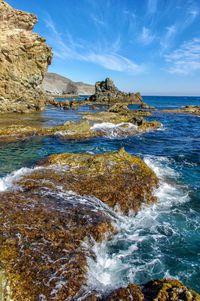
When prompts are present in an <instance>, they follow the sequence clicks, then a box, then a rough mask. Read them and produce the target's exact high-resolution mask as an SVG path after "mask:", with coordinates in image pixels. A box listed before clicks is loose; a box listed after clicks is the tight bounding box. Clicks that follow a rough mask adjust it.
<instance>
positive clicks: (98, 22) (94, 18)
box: [91, 15, 105, 26]
mask: <svg viewBox="0 0 200 301" xmlns="http://www.w3.org/2000/svg"><path fill="white" fill-rule="evenodd" d="M91 19H92V20H93V22H94V24H95V25H103V26H104V25H105V21H104V20H102V19H100V18H97V17H96V16H95V15H91Z"/></svg>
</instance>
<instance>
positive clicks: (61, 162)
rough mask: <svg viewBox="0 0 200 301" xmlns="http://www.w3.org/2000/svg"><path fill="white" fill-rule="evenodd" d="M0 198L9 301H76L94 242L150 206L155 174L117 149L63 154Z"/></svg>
mask: <svg viewBox="0 0 200 301" xmlns="http://www.w3.org/2000/svg"><path fill="white" fill-rule="evenodd" d="M13 184H14V185H17V186H14V187H15V188H14V191H7V192H2V193H1V203H0V230H1V233H3V235H1V236H0V246H1V247H0V248H1V252H0V261H1V267H2V268H3V269H4V270H6V275H7V277H8V279H9V286H10V290H11V292H12V293H11V297H12V298H13V299H14V300H40V299H41V298H42V297H43V298H44V297H45V298H46V300H54V299H56V300H66V299H67V298H70V297H72V299H69V300H76V294H77V293H78V292H79V290H80V288H81V287H83V285H86V282H87V277H86V275H87V260H86V256H94V254H92V253H91V248H90V246H91V244H92V243H93V240H95V241H101V240H102V239H103V238H105V236H107V235H109V234H111V233H115V232H116V230H115V228H114V226H113V223H114V222H115V220H116V214H115V212H114V211H113V210H111V209H110V207H112V208H114V207H116V206H117V208H120V209H121V211H122V212H124V213H128V212H129V210H131V209H133V210H134V211H135V212H137V211H138V210H139V208H140V207H141V205H142V204H144V203H145V204H149V203H152V202H154V201H156V199H155V197H154V196H153V195H152V191H153V188H154V187H157V185H158V180H157V178H156V176H155V174H154V172H153V171H152V170H151V169H150V168H148V166H147V165H146V164H145V163H144V162H143V161H142V160H141V159H140V158H137V157H135V156H130V155H128V154H127V153H126V152H125V151H124V150H123V149H121V150H120V151H117V152H113V153H105V154H96V155H92V154H87V153H86V154H62V155H52V156H50V157H48V158H47V160H46V162H45V163H43V166H39V167H37V168H35V169H34V170H29V171H27V174H25V175H24V176H21V179H18V180H17V181H15V182H14V183H13Z"/></svg>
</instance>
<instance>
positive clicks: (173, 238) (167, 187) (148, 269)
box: [88, 156, 200, 294]
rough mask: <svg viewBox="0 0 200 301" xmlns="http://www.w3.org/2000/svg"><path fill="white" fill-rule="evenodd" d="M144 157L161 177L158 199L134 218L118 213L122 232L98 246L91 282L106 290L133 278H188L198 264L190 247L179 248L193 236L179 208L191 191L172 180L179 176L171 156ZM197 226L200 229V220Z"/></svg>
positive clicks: (90, 271)
mask: <svg viewBox="0 0 200 301" xmlns="http://www.w3.org/2000/svg"><path fill="white" fill-rule="evenodd" d="M144 160H145V162H146V164H148V165H149V167H151V168H152V169H153V170H154V172H155V173H156V174H157V176H158V178H159V180H160V186H159V188H158V189H157V190H156V191H155V195H156V196H157V198H158V203H155V204H154V205H152V206H149V207H145V208H143V209H142V210H141V211H140V212H139V213H138V214H137V216H136V217H135V218H134V217H122V216H120V220H119V221H118V227H119V228H120V232H119V233H118V234H117V235H116V236H115V237H113V239H112V240H111V241H109V242H106V241H104V242H103V243H101V244H97V243H96V244H95V245H94V247H93V251H94V253H95V254H96V259H95V260H94V259H92V258H88V264H89V269H88V286H89V288H90V289H97V290H100V291H101V292H102V294H105V292H106V293H108V292H109V290H111V289H114V288H117V287H119V286H122V285H123V286H126V285H128V283H130V282H132V283H136V284H141V283H145V282H147V281H149V280H150V279H156V278H166V277H171V278H176V279H177V278H178V279H180V280H182V281H186V280H187V277H190V275H191V274H192V273H193V274H194V268H197V267H198V262H196V261H195V260H196V259H194V260H193V261H192V262H191V261H190V259H191V257H190V255H188V258H187V257H186V256H184V254H185V253H186V254H187V252H189V251H188V250H184V251H183V250H181V248H182V245H183V246H184V247H185V248H186V249H187V247H188V246H187V245H188V244H189V240H190V238H189V237H184V236H183V231H184V230H183V229H184V228H186V227H187V225H188V224H191V223H194V220H192V221H191V220H190V216H187V214H186V213H184V211H181V209H180V208H179V206H183V205H184V204H187V202H188V201H189V197H188V193H187V189H185V187H183V186H180V185H179V184H176V183H175V182H174V181H177V180H178V178H179V174H178V173H176V172H175V171H174V170H173V169H172V168H170V167H169V166H168V165H169V160H168V159H167V158H164V157H160V158H158V157H157V158H156V157H154V156H148V157H146V158H145V159H144ZM172 179H173V182H172ZM195 227H196V228H195V229H197V228H198V231H200V228H199V224H198V222H197V221H196V225H195ZM195 231H196V230H195ZM179 249H180V250H179ZM183 253H184V254H183ZM195 262H196V263H195ZM175 266H176V268H175ZM183 266H184V269H183ZM183 278H184V279H183Z"/></svg>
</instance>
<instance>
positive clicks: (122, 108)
mask: <svg viewBox="0 0 200 301" xmlns="http://www.w3.org/2000/svg"><path fill="white" fill-rule="evenodd" d="M107 112H111V113H119V114H123V115H127V114H130V113H133V111H132V110H130V109H129V108H128V107H127V105H125V104H119V103H116V104H114V105H111V106H110V107H109V108H108V110H107Z"/></svg>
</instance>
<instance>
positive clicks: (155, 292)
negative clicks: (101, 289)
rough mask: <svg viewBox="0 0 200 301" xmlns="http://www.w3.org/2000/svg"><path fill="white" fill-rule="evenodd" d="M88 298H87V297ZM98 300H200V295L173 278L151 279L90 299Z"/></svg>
mask: <svg viewBox="0 0 200 301" xmlns="http://www.w3.org/2000/svg"><path fill="white" fill-rule="evenodd" d="M86 300H87V299H86ZM89 300H98V301H121V300H123V301H130V300H134V301H176V300H177V301H179V300H184V301H199V300H200V296H199V295H198V294H197V293H195V292H194V291H192V290H190V289H188V288H187V287H186V286H185V285H184V284H183V283H182V282H180V281H178V280H171V279H157V280H151V281H149V282H147V283H146V284H144V285H143V286H137V285H135V284H129V285H128V286H127V287H120V288H118V289H117V290H115V291H114V292H112V293H111V294H110V295H109V296H108V297H105V298H98V297H97V298H96V299H88V301H89Z"/></svg>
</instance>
